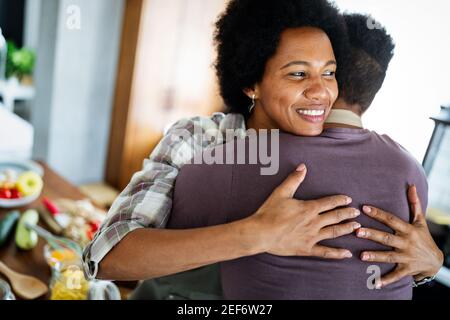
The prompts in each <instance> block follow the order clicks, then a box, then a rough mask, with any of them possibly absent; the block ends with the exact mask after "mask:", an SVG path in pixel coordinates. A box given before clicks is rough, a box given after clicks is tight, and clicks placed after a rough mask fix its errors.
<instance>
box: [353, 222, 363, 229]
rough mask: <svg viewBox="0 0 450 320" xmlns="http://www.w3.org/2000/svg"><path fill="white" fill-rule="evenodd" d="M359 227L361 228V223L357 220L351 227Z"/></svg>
mask: <svg viewBox="0 0 450 320" xmlns="http://www.w3.org/2000/svg"><path fill="white" fill-rule="evenodd" d="M359 228H361V225H360V224H359V223H358V222H356V223H354V224H353V229H354V230H356V229H359Z"/></svg>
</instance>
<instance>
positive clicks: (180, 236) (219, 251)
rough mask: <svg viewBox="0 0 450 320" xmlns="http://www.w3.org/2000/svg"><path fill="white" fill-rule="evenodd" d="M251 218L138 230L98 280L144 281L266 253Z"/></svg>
mask: <svg viewBox="0 0 450 320" xmlns="http://www.w3.org/2000/svg"><path fill="white" fill-rule="evenodd" d="M255 228H256V225H255V224H252V223H251V222H250V220H249V219H243V220H240V221H236V222H233V223H229V224H224V225H219V226H213V227H205V228H198V229H188V230H159V229H152V228H145V229H137V230H134V231H132V232H130V233H129V234H128V235H127V236H126V237H125V238H124V239H122V241H120V242H119V244H118V245H117V246H116V247H114V248H113V249H112V250H111V251H110V252H109V253H108V254H107V255H106V256H105V257H104V258H103V260H102V261H101V262H100V264H99V272H98V275H97V277H98V278H100V279H110V280H119V281H129V280H143V279H151V278H156V277H161V276H165V275H169V274H174V273H178V272H182V271H186V270H190V269H195V268H198V267H201V266H204V265H208V264H212V263H216V262H220V261H226V260H232V259H236V258H240V257H243V256H249V255H254V254H258V253H261V252H263V251H264V250H263V249H262V245H261V241H260V239H259V237H258V232H256V231H257V230H255Z"/></svg>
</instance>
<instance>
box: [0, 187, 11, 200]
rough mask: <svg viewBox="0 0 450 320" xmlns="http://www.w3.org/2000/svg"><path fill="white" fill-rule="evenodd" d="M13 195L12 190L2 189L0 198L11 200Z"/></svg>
mask: <svg viewBox="0 0 450 320" xmlns="http://www.w3.org/2000/svg"><path fill="white" fill-rule="evenodd" d="M11 197H12V193H11V190H10V189H6V188H1V189H0V198H1V199H11Z"/></svg>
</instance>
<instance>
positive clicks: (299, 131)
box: [289, 125, 323, 137]
mask: <svg viewBox="0 0 450 320" xmlns="http://www.w3.org/2000/svg"><path fill="white" fill-rule="evenodd" d="M322 131H323V126H322V125H320V126H314V127H309V128H305V127H302V128H294V129H293V130H291V131H289V133H292V134H295V135H297V136H303V137H315V136H318V135H320V134H321V133H322Z"/></svg>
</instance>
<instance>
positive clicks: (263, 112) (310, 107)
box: [245, 27, 338, 136]
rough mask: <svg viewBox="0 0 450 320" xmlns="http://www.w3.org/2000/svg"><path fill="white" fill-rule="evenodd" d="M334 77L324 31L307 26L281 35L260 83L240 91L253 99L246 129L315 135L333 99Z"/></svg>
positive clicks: (335, 92) (329, 47) (330, 54)
mask: <svg viewBox="0 0 450 320" xmlns="http://www.w3.org/2000/svg"><path fill="white" fill-rule="evenodd" d="M335 72H336V60H335V56H334V52H333V47H332V45H331V42H330V40H329V38H328V36H327V35H326V34H325V32H323V31H322V30H320V29H317V28H312V27H302V28H293V29H287V30H285V31H284V32H283V33H282V34H281V39H280V43H279V46H278V48H277V52H276V53H275V55H274V56H273V57H271V58H270V59H269V60H268V61H267V64H266V68H265V71H264V76H263V79H262V81H261V82H260V83H258V84H257V85H256V86H255V88H254V90H250V89H247V90H245V92H246V94H247V95H248V96H249V97H251V96H252V94H253V93H254V94H255V95H256V106H255V108H254V109H253V113H252V115H251V117H250V119H249V122H248V126H249V127H253V128H256V129H262V128H266V129H281V130H283V131H286V132H290V133H293V134H296V135H302V136H315V135H319V134H320V133H321V132H322V130H323V123H324V121H325V119H326V118H327V117H328V114H329V112H330V109H331V107H332V105H333V104H334V102H335V100H336V98H337V96H338V86H337V82H336V78H335Z"/></svg>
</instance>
